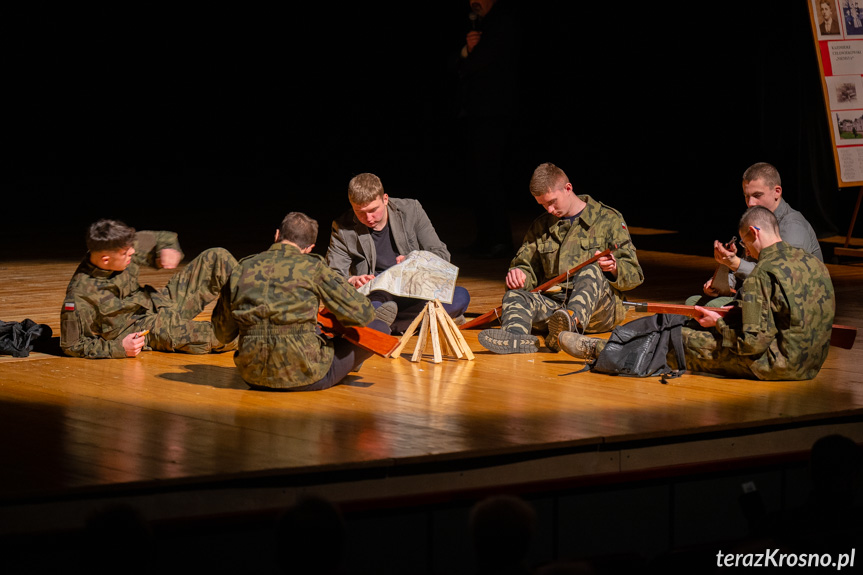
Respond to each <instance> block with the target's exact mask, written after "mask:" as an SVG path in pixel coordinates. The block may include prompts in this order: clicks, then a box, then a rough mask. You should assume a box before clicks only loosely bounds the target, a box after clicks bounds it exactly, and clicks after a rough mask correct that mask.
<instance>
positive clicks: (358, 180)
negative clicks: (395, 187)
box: [348, 173, 384, 206]
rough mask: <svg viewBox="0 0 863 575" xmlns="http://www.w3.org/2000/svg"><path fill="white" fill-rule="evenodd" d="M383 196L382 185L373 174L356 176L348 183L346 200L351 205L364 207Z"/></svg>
mask: <svg viewBox="0 0 863 575" xmlns="http://www.w3.org/2000/svg"><path fill="white" fill-rule="evenodd" d="M383 195H384V185H383V184H382V183H381V179H380V178H379V177H377V176H376V175H374V174H369V173H365V174H358V175H356V176H354V177H353V178H351V181H350V182H348V200H350V202H351V203H352V204H356V205H358V206H364V205H366V204H369V203H371V202H373V201H375V200H376V199H378V198H380V197H382V196H383Z"/></svg>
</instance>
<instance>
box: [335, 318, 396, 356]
mask: <svg viewBox="0 0 863 575" xmlns="http://www.w3.org/2000/svg"><path fill="white" fill-rule="evenodd" d="M318 324H319V325H320V326H321V331H322V332H323V333H324V334H326V335H328V336H330V337H334V336H337V335H338V336H342V337H343V338H345V339H346V340H348V341H349V342H351V343H353V344H355V345H358V346H360V347H361V348H363V349H367V350H369V351H371V352H373V353H376V354H378V355H380V356H382V357H388V356H389V354H390V353H392V351H393V350H394V349H395V348H396V346H397V345H398V344H399V339H398V338H397V337H395V336H392V335H389V334H386V333H382V332H380V331H377V330H374V329H372V328H370V327H345V326H343V325H342V324H341V322H339V320H338V319H336V316H335V315H333V312H331V311H330V310H328V309H326V308H321V309H320V310H319V311H318Z"/></svg>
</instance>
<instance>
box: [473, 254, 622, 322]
mask: <svg viewBox="0 0 863 575" xmlns="http://www.w3.org/2000/svg"><path fill="white" fill-rule="evenodd" d="M617 248H618V246H617V245H615V246H614V247H613V248H608V249H606V250H603V251H601V252H599V253H598V254H596V255H594V256H593V257H591V258H588V259H586V260H585V261H583V262H581V263H580V264H578V265H577V266H575V267H574V268H572V269H570V270H568V271H566V272H564V273H562V274H560V275H559V276H557V277H555V278H552V279H550V280H548V281H547V282H545V283H544V284H542V285H539V286H537V287H535V288H533V289H532V290H530V291H531V293H533V292H544V291H546V290H547V289H549V288H551V287H554V286H556V285H557V284H559V283H560V282H562V281H564V280H566V279H567V278H569V277H571V276H572V275H573V274H575V273H576V272H577V271H578V270H580V269H581V268H583V267H585V266H589V265H590V264H592V263H593V262H595V261H596V260H598V259H599V258H604V257H605V256H607V255H608V254H610V253H611V252H613V251H614V250H616V249H617ZM502 310H503V306H502V305H499V306H497V307H496V308H494V309H493V310H491V311H487V312H485V313H484V314H482V315H481V316H479V317H475V318H474V319H472V320H470V321H469V322H466V323H463V324H462V325H460V326H459V329H470V328H472V327H479V326H482V325H485V324H487V323H488V322H490V321H493V320H494V319H496V318H499V317H500V314H501V311H502Z"/></svg>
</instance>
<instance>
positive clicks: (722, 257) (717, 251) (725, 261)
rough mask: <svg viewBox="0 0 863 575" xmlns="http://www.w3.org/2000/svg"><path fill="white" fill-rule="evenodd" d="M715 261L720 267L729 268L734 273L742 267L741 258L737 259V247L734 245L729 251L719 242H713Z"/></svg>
mask: <svg viewBox="0 0 863 575" xmlns="http://www.w3.org/2000/svg"><path fill="white" fill-rule="evenodd" d="M713 259H715V260H716V262H717V263H718V264H720V265H723V266H727V267H728V269H730V270H731V271H733V272H736V271H737V268H739V267H740V258H739V257H737V246H735V245H733V244H732V249H731V250H729V249H728V248H727V247H726V246H725V244H723V243H722V242H720V241H719V240H714V242H713Z"/></svg>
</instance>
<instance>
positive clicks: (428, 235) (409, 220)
mask: <svg viewBox="0 0 863 575" xmlns="http://www.w3.org/2000/svg"><path fill="white" fill-rule="evenodd" d="M348 200H349V201H350V203H351V208H352V209H351V210H350V211H348V212H345V214H343V215H342V216H341V217H340V218H338V219H337V220H335V221H334V222H333V226H332V232H331V234H330V245H329V248H328V249H327V264H328V265H329V266H330V267H331V268H332V269H334V270H335V271H337V272H338V273H340V274H341V275H342V276H344V277H345V279H347V281H348V283H350V284H351V285H353V286H354V287H355V288H357V289H359V288H360V287H362V286H363V285H365V284H366V283H368V282H370V281H371V280H372V279H374V277H375V275H377V274H379V273H381V272H383V271H384V270H387V269H389V268H390V267H392V266H394V265H396V264H398V263H401V262H402V261H403V260H404V259H405V256H407V255H408V254H409V253H410V252H412V251H415V250H424V251H427V252H431V253H433V254H435V255H437V256H438V257H440V258H441V259H443V260H446V261H449V260H450V254H449V251H448V250H447V247H446V244H444V243H443V242H442V241H441V240H440V238H439V237H438V235H437V232H435V229H434V226H432V223H431V221H430V220H429V218H428V215H427V214H426V212H425V210H423V207H422V205H421V204H420V202H418V201H417V200H412V199H406V198H390V197H389V196H388V195H387V194H386V193H384V187H383V184H382V183H381V180H380V178H378V177H377V176H376V175H374V174H369V173H365V174H359V175H357V176H355V177H354V178H353V179H351V181H350V182H349V183H348ZM369 299H370V300H371V301H372V305H373V306H375V308H376V309H377V310H378V312H379V319H382V320H383V321H384V322H386V323H392V331H393V333H402V332H403V331H404V330H405V329H406V328H407V326H408V325H409V324H410V322H411V321H412V320H413V319H414V318H415V317H416V316H417V315H418V314H419V313H421V312H422V307H423V305H425V303H426V302H425V301H423V300H418V299H413V298H404V297H397V296H394V295H392V294H390V293H387V292H384V291H380V290H378V291H373V292H371V293H370V294H369ZM386 302H395V303H396V304H397V306H398V312H397V314H396V317H395V320H394V321H393V320H392V318H391V317H383V316H381V315H380V314H381V313H382V310H385V309H388V308H389V306H386V307H383V308H382V307H381V305H382V304H383V303H386ZM469 303H470V294H468V291H467V290H466V289H465V288H463V287H461V286H456V288H455V293H454V294H453V301H452V303H450V304H443V307H444V309H446V311H447V313H449V315H450V316H452V317H453V318H461V317H462V316H463V315H464V312H465V310H467V306H468V304H469Z"/></svg>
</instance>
